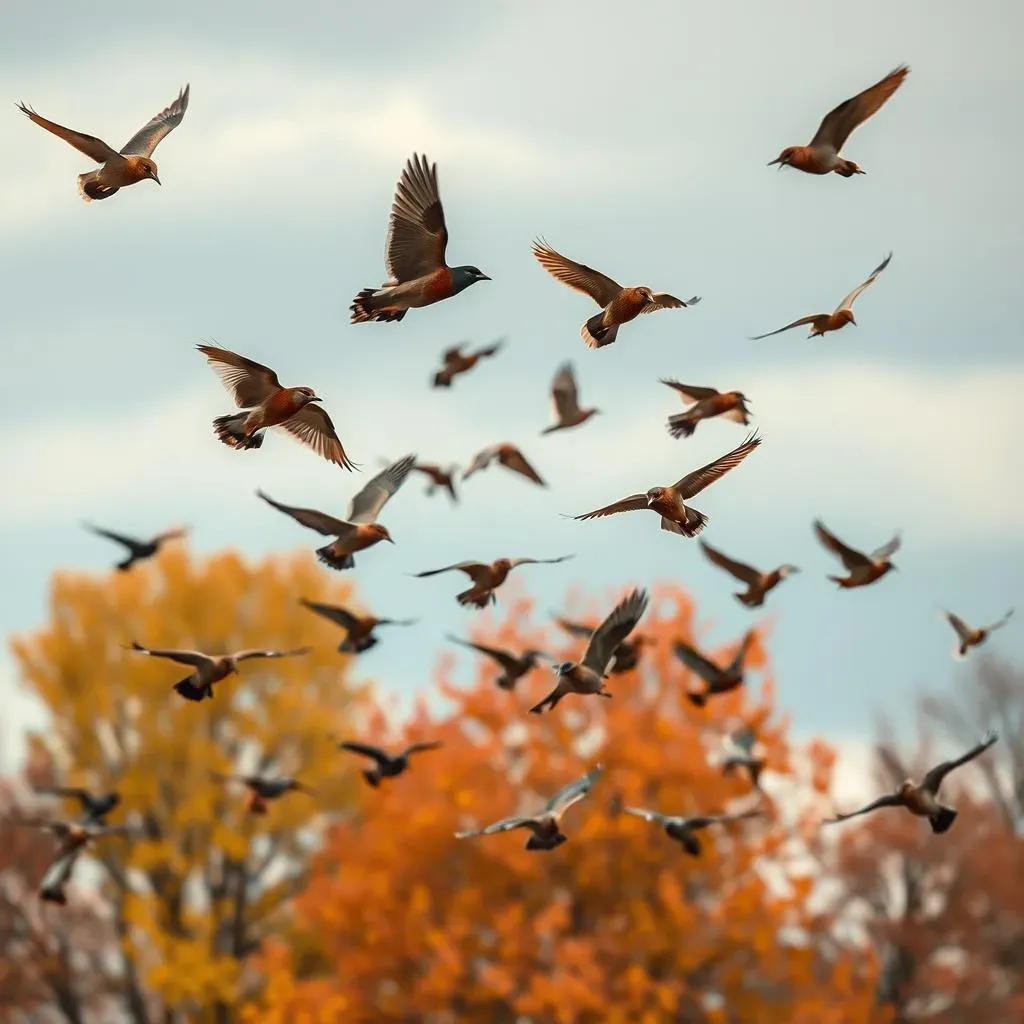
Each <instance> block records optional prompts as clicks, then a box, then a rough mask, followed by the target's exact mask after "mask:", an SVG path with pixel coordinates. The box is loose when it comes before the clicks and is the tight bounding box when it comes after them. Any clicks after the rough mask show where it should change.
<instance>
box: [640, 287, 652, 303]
mask: <svg viewBox="0 0 1024 1024" xmlns="http://www.w3.org/2000/svg"><path fill="white" fill-rule="evenodd" d="M637 293H638V294H639V295H640V297H641V298H642V299H643V300H644V301H645V302H653V301H654V292H652V291H651V289H650V288H637Z"/></svg>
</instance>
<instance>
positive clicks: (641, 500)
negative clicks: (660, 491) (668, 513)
mask: <svg viewBox="0 0 1024 1024" xmlns="http://www.w3.org/2000/svg"><path fill="white" fill-rule="evenodd" d="M647 507H648V506H647V495H646V494H631V495H629V497H628V498H620V499H619V500H618V501H616V502H613V503H612V504H611V505H605V507H604V508H596V509H594V511H593V512H586V513H584V514H583V515H581V516H573V519H578V520H580V521H584V520H587V519H601V518H602V517H603V516H613V515H615V514H616V513H617V512H639V511H640V509H643V508H647Z"/></svg>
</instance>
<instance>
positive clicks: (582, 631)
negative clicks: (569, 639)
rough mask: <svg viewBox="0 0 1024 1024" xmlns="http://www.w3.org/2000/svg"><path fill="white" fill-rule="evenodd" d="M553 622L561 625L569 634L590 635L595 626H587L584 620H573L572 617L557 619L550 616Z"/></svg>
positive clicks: (592, 633)
mask: <svg viewBox="0 0 1024 1024" xmlns="http://www.w3.org/2000/svg"><path fill="white" fill-rule="evenodd" d="M552 618H554V619H555V622H557V623H558V625H559V626H561V627H562V629H564V630H565V631H566V633H568V634H569V635H570V636H582V637H592V636H593V635H594V630H595V629H596V628H597V627H596V626H588V625H587V624H586V623H585V622H573V621H572V619H559V618H557V617H555V616H552Z"/></svg>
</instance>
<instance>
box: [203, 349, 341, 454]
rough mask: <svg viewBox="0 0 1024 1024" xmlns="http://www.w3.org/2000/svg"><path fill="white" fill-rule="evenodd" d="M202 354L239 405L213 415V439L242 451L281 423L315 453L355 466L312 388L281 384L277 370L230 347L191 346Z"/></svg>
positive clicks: (257, 446)
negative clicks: (230, 350) (241, 354)
mask: <svg viewBox="0 0 1024 1024" xmlns="http://www.w3.org/2000/svg"><path fill="white" fill-rule="evenodd" d="M196 348H197V349H198V350H199V351H200V352H202V353H203V355H204V356H206V359H207V361H208V362H209V364H210V366H211V367H212V368H213V370H214V372H215V373H216V374H217V376H218V377H220V379H221V382H222V383H223V385H224V387H225V388H226V389H227V390H228V392H229V393H230V394H231V396H232V398H234V400H235V404H236V405H237V406H238V407H239V408H240V409H241V410H242V412H238V413H229V414H228V415H227V416H218V417H217V418H216V419H215V420H214V421H213V430H214V433H215V434H216V435H217V438H218V439H219V440H220V441H222V442H223V443H224V444H226V445H227V446H228V447H229V448H237V449H241V450H243V451H246V450H248V449H251V448H260V447H262V446H263V436H264V435H263V431H264V430H265V429H266V428H267V427H281V428H282V429H284V430H287V431H288V433H289V434H291V435H292V437H294V438H295V439H296V440H297V441H299V442H301V443H302V444H304V445H307V446H308V447H310V448H312V449H313V451H315V452H316V453H317V455H319V456H321V457H322V458H325V459H327V460H328V462H333V463H334V464H335V465H337V466H341V467H342V469H347V470H354V469H356V464H355V463H354V462H352V461H351V460H350V459H349V457H348V456H347V455H346V454H345V449H344V447H343V446H342V443H341V441H340V440H339V439H338V434H337V431H336V430H335V429H334V424H333V423H332V422H331V417H330V416H328V415H327V411H326V410H325V409H322V408H321V407H320V406H319V405H314V404H312V403H316V402H321V401H322V399H321V398H320V397H319V396H318V395H317V393H316V392H315V391H314V390H313V389H312V388H307V387H297V388H284V387H281V382H280V381H279V380H278V378H277V374H276V373H275V372H274V371H273V370H271V369H270V367H269V366H264V365H263V364H262V363H257V362H255V361H254V360H252V359H247V358H246V357H245V356H240V355H238V353H237V352H229V351H228V350H227V349H226V348H220V347H219V346H217V345H196Z"/></svg>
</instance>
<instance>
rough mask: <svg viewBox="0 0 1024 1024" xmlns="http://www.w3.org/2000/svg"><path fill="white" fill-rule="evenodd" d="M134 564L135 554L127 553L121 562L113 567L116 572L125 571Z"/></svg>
mask: <svg viewBox="0 0 1024 1024" xmlns="http://www.w3.org/2000/svg"><path fill="white" fill-rule="evenodd" d="M134 564H135V556H134V555H129V556H128V557H127V558H126V559H125V560H124V561H123V562H118V563H117V565H115V566H114V568H115V569H116V570H117V571H118V572H127V571H128V570H129V569H130V568H131V567H132V566H133V565H134Z"/></svg>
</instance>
